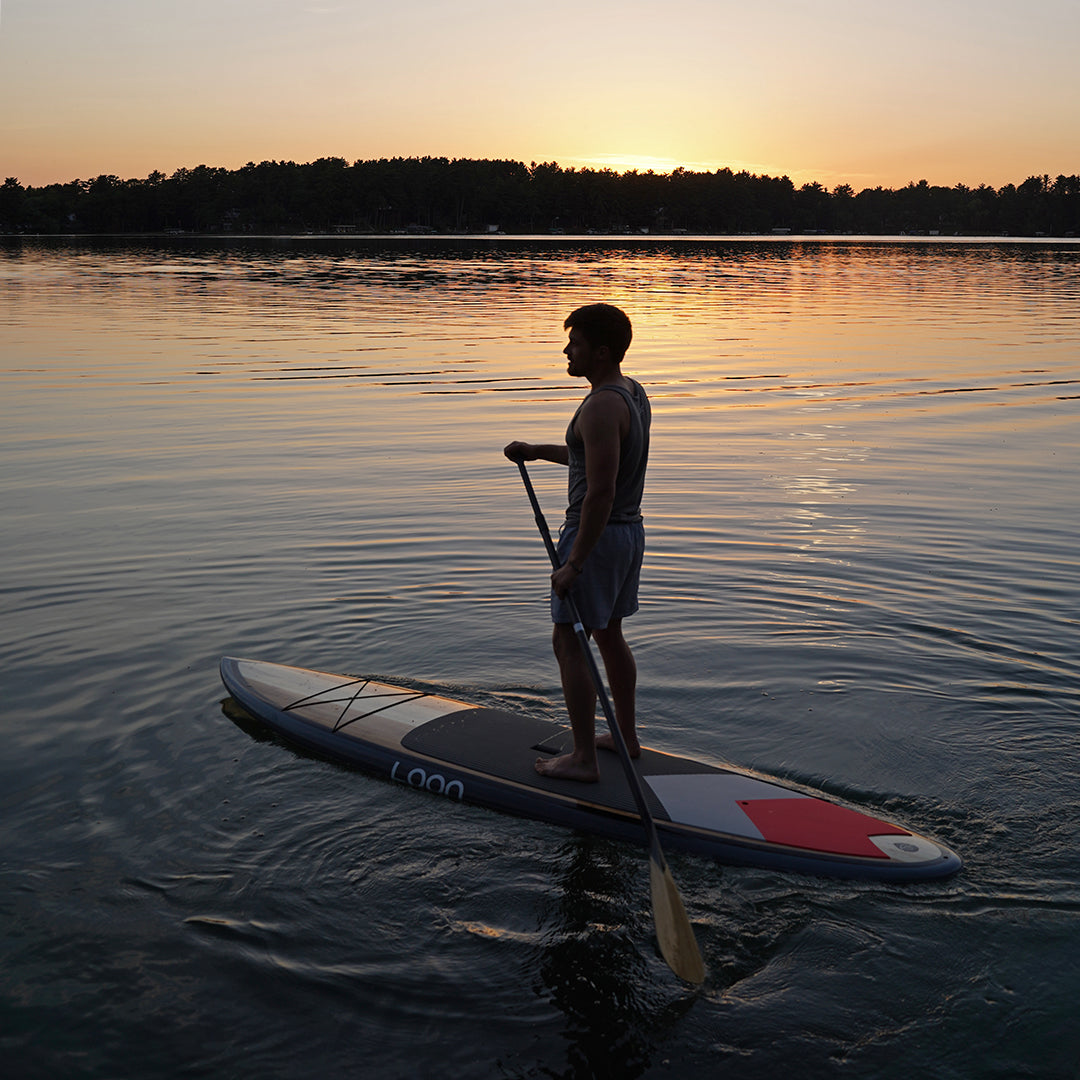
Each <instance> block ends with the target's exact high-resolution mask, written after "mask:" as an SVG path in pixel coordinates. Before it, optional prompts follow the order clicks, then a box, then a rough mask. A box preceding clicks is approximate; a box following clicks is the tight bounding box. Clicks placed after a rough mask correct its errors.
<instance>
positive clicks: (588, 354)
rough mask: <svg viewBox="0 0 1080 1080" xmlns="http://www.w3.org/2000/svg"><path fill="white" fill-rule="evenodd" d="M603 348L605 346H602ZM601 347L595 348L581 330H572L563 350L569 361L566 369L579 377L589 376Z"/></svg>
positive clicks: (568, 372)
mask: <svg viewBox="0 0 1080 1080" xmlns="http://www.w3.org/2000/svg"><path fill="white" fill-rule="evenodd" d="M601 348H603V346H601ZM599 351H600V350H599V349H594V348H593V347H592V346H591V345H590V344H589V343H588V342H587V341H586V340H585V338H584V336H583V335H582V333H581V331H579V330H574V329H572V328H571V330H570V340H569V341H567V343H566V348H565V349H563V352H564V353H565V354H566V359H567V361H568V363H567V365H566V371H567V374H568V375H573V376H575V377H577V378H588V376H589V372H590V371H592V369H593V366H594V364H595V362H596V359H597V353H598V352H599Z"/></svg>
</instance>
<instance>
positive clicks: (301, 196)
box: [0, 157, 1080, 237]
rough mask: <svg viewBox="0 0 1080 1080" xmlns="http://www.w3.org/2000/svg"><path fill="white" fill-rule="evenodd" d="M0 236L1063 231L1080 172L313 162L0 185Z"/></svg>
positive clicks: (1079, 208) (1071, 222)
mask: <svg viewBox="0 0 1080 1080" xmlns="http://www.w3.org/2000/svg"><path fill="white" fill-rule="evenodd" d="M0 232H2V233H6V234H61V233H85V234H101V233H121V234H123V233H140V234H146V233H177V232H184V233H188V232H190V233H219V234H245V233H248V234H267V233H269V234H275V233H277V234H287V233H298V232H300V233H306V232H310V233H324V234H376V235H378V234H387V233H399V232H406V233H410V232H411V233H492V232H502V233H509V234H523V235H527V234H547V233H556V234H558V233H568V234H583V233H601V234H626V233H629V234H643V233H648V234H650V235H651V234H659V235H680V234H691V235H731V234H743V233H751V234H754V233H761V234H769V233H774V234H775V233H780V234H784V233H792V234H814V233H824V234H868V235H898V234H909V235H941V236H954V235H958V236H1023V237H1039V236H1045V237H1075V236H1077V235H1078V234H1080V177H1078V176H1058V177H1056V178H1052V177H1050V176H1031V177H1028V178H1027V179H1026V180H1024V181H1023V182H1022V183H1019V184H1015V185H1014V184H1007V185H1005V186H1004V187H1001V188H996V189H995V188H993V187H991V186H988V185H980V186H979V187H975V188H972V187H967V186H966V185H964V184H957V185H956V186H955V187H938V186H933V185H930V184H928V183H927V182H926V181H925V180H922V181H918V182H912V183H909V184H908V185H907V186H905V187H902V188H898V189H891V188H882V187H875V188H865V189H863V190H862V191H858V192H856V191H855V190H854V189H853V188H852V187H851V186H850V185H848V184H840V185H838V186H836V187H834V188H833V189H832V190H831V191H830V190H828V189H827V188H825V187H824V186H822V185H821V184H818V183H807V184H803V185H801V186H799V187H796V186H795V184H794V183H793V182H792V181H791V180H790V179H789V178H788V177H786V176H782V177H771V176H758V175H755V174H752V173H749V172H733V171H732V170H731V169H719V170H717V171H715V172H694V171H690V170H687V169H676V170H675V171H674V172H671V173H656V172H652V171H648V172H639V171H636V170H633V171H628V172H622V173H618V172H615V171H613V170H610V169H589V168H582V169H577V168H563V167H561V166H560V165H558V164H556V163H554V162H546V163H543V164H539V165H538V164H536V163H535V162H533V163H532V164H529V165H526V164H524V163H523V162H519V161H502V160H470V159H448V158H435V157H424V158H391V159H387V158H384V159H380V160H368V161H356V162H354V163H352V164H350V163H349V162H347V161H346V160H344V159H343V158H321V159H319V160H318V161H313V162H309V163H307V164H297V163H296V162H292V161H263V162H261V163H259V164H256V163H254V162H251V163H249V164H247V165H245V166H244V167H243V168H240V169H233V170H229V169H224V168H215V167H211V166H207V165H199V166H198V167H196V168H193V169H187V168H185V169H179V170H177V171H176V172H174V173H173V174H172V175H171V176H166V175H165V174H164V173H161V172H153V173H151V174H150V175H149V176H148V177H146V178H145V179H137V180H135V179H133V180H121V179H120V178H119V177H116V176H107V175H102V176H98V177H95V178H94V179H92V180H72V181H70V182H68V183H62V184H61V183H57V184H48V185H45V186H43V187H24V186H23V185H22V184H20V183H19V180H18V179H17V178H16V177H9V178H7V179H6V180H5V181H4V183H3V186H2V187H0Z"/></svg>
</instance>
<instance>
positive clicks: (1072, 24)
mask: <svg viewBox="0 0 1080 1080" xmlns="http://www.w3.org/2000/svg"><path fill="white" fill-rule="evenodd" d="M0 3H2V7H0V178H2V177H7V176H14V177H17V178H18V179H19V180H20V181H21V182H22V183H23V184H24V185H41V184H46V183H51V182H54V181H67V180H73V179H76V178H81V179H89V178H91V177H94V176H97V175H99V174H102V173H112V174H115V175H117V176H120V177H122V178H125V179H126V178H130V177H138V178H141V177H145V176H147V175H148V174H149V173H150V172H151V171H153V170H156V169H159V170H161V171H162V172H165V173H171V172H173V171H174V170H176V169H177V168H180V167H185V166H186V167H193V166H195V165H200V164H206V165H215V166H223V167H226V168H230V169H233V168H238V167H240V166H242V165H244V164H245V163H246V162H248V161H262V160H266V159H277V160H291V161H298V162H304V161H312V160H314V159H316V158H319V157H343V158H346V159H347V160H349V161H353V160H356V159H358V158H379V157H395V156H405V157H412V156H423V155H432V156H442V157H451V158H453V157H471V158H512V159H515V160H520V161H525V162H530V161H558V162H559V163H560V164H562V165H564V166H570V165H574V166H579V167H580V166H584V165H589V166H593V167H597V166H610V167H612V168H615V169H616V170H618V171H624V170H626V169H629V168H635V167H636V168H655V169H656V170H657V171H662V172H667V171H670V170H671V169H673V168H675V167H677V166H680V165H682V166H685V167H686V168H691V169H715V168H720V167H724V166H729V167H731V168H733V169H736V170H738V169H747V170H749V171H751V172H755V173H768V174H770V175H774V176H778V175H782V174H786V175H788V176H790V177H791V178H792V179H793V180H794V181H795V182H796V183H804V182H806V181H811V180H816V181H819V182H821V183H823V184H825V185H826V186H827V187H830V188H831V187H833V186H835V185H836V184H839V183H849V184H851V185H852V186H853V187H854V188H855V189H856V190H859V189H861V188H863V187H872V186H877V185H879V184H880V185H883V186H885V187H899V186H903V185H904V184H906V183H907V182H908V181H910V180H920V179H926V180H929V181H930V183H932V184H944V185H953V184H956V183H965V184H969V185H976V184H980V183H988V184H991V185H993V186H995V187H999V186H1001V185H1003V184H1006V183H1020V182H1021V181H1023V180H1024V179H1025V178H1026V177H1028V176H1031V175H1036V174H1043V173H1048V174H1050V175H1051V176H1056V175H1058V174H1061V173H1066V174H1074V173H1080V63H1078V62H1077V55H1080V0H1026V2H1016V0H979V2H976V0H905V2H904V3H885V2H883V0H757V2H755V3H750V2H748V0H738V2H736V0H651V2H649V3H645V2H643V0H620V2H618V3H616V2H615V0H543V2H536V0H516V2H515V0H392V2H387V0H0Z"/></svg>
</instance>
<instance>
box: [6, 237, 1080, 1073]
mask: <svg viewBox="0 0 1080 1080" xmlns="http://www.w3.org/2000/svg"><path fill="white" fill-rule="evenodd" d="M595 299H607V300H613V301H615V302H618V303H621V304H622V305H624V306H625V307H626V309H627V311H628V312H629V313H630V315H631V317H632V318H633V320H634V326H635V342H634V344H633V346H632V348H631V351H630V353H629V354H628V357H627V362H626V370H627V371H628V372H629V373H631V374H633V375H634V376H636V377H637V378H639V379H640V380H641V381H642V382H644V383H645V384H646V385H647V387H648V388H649V391H650V393H651V396H652V399H653V405H654V415H655V420H654V434H655V442H654V451H653V459H652V464H651V469H650V475H649V482H648V488H647V493H646V504H645V513H646V527H647V531H648V544H649V548H648V554H647V557H646V569H645V577H644V581H643V598H642V599H643V604H642V610H641V611H640V613H639V614H638V615H637V616H636V617H635V618H634V619H633V620H632V621H631V622H630V623H628V626H627V630H628V636H629V637H630V638H631V640H632V641H633V643H634V645H635V649H636V653H637V656H638V661H639V666H640V679H641V686H640V702H641V707H640V711H641V714H642V725H643V730H644V737H645V739H646V741H647V742H648V743H649V744H651V745H654V746H657V747H659V748H661V749H667V750H671V751H675V752H680V753H686V754H690V755H693V756H696V757H701V758H704V759H707V760H715V761H731V762H734V763H736V764H739V765H743V766H748V767H751V768H756V769H760V770H762V771H765V772H768V773H772V774H775V775H778V776H781V777H785V778H787V779H789V780H792V781H795V782H797V783H800V784H804V785H808V786H810V787H814V788H818V789H822V790H824V791H826V792H829V793H831V794H833V795H835V796H837V797H840V798H841V799H844V800H847V801H848V802H850V803H852V804H854V805H857V806H860V807H862V808H864V809H867V810H868V811H869V812H871V813H876V814H881V815H883V816H886V817H893V818H896V819H898V820H901V821H903V822H905V823H907V824H910V825H911V826H913V827H915V828H917V829H918V830H920V831H923V832H925V833H927V834H928V835H930V836H934V837H937V838H939V839H941V840H942V841H943V842H944V843H946V844H947V845H949V846H950V847H952V848H953V849H954V850H956V851H957V852H959V853H960V854H961V856H962V857H963V858H964V860H965V868H964V870H963V872H962V873H961V874H960V875H959V876H957V877H956V878H954V879H951V880H949V881H946V882H939V883H930V884H922V885H913V886H903V887H897V886H893V885H883V884H874V883H851V882H837V881H831V880H825V879H815V878H805V877H800V876H797V875H784V874H777V873H766V872H764V871H758V870H752V869H733V868H730V867H724V866H721V865H718V864H716V863H713V862H710V861H708V860H703V859H699V858H694V857H690V856H681V855H675V856H673V857H672V868H673V872H674V875H675V877H676V880H677V881H678V882H679V885H680V888H681V890H682V893H683V896H684V898H685V900H686V904H687V908H688V911H689V914H690V917H691V919H692V921H693V923H694V925H695V929H696V931H697V933H698V937H699V941H700V943H701V946H702V951H703V953H704V955H705V959H706V963H707V965H708V967H709V978H708V981H707V983H706V985H705V986H704V988H703V989H701V990H700V991H696V992H695V991H693V990H691V989H690V988H688V987H686V986H684V985H682V984H681V983H679V982H678V981H677V980H676V979H674V977H673V976H671V974H670V973H669V972H668V970H667V968H666V967H665V965H664V964H663V962H662V961H661V960H660V959H659V957H658V955H657V951H656V947H655V943H654V939H653V936H652V924H651V915H650V904H649V894H648V870H647V860H646V858H645V855H644V853H643V851H642V850H639V849H638V848H637V847H635V846H632V845H620V844H615V843H609V842H603V841H597V840H594V839H590V838H588V837H585V836H580V835H576V834H573V833H570V832H566V831H561V830H559V829H556V828H554V827H552V826H547V825H543V824H538V823H534V822H530V821H524V820H518V819H514V818H509V817H505V816H501V815H498V814H495V813H492V812H489V811H485V810H481V809H477V808H474V807H470V806H465V805H458V804H455V803H452V802H450V801H448V800H445V799H442V800H440V799H438V798H437V797H435V796H427V795H425V794H422V793H418V792H416V791H413V790H409V789H405V788H402V787H400V786H395V785H393V784H392V783H389V782H386V781H383V780H380V779H375V778H371V777H368V776H366V775H364V774H362V773H358V772H355V771H350V770H347V769H344V768H341V767H338V766H335V765H331V764H328V763H325V762H322V761H319V760H316V759H313V758H310V757H306V756H303V755H300V754H298V753H296V752H294V751H293V750H291V749H289V748H287V747H285V746H283V745H281V744H280V743H278V742H276V741H273V740H271V739H268V738H266V737H265V736H262V735H260V734H259V733H258V732H253V731H250V730H248V729H246V728H244V727H241V726H238V724H237V723H235V722H233V721H231V720H230V719H229V718H228V717H227V716H226V715H225V713H224V712H223V710H222V699H223V697H224V693H223V690H222V688H221V686H220V684H219V682H218V677H217V663H218V659H219V658H220V656H221V655H223V654H232V655H240V656H253V657H259V658H263V659H268V660H276V661H280V662H284V663H292V664H298V665H302V666H306V667H319V668H324V669H327V670H341V671H348V672H354V673H361V674H366V675H372V676H377V677H380V678H384V679H387V680H390V681H394V682H403V683H406V684H408V685H412V686H419V687H424V688H436V689H439V690H441V691H443V692H445V693H447V694H449V695H451V696H457V697H461V698H465V699H466V700H472V701H477V702H480V703H484V704H491V705H499V706H503V707H511V708H520V709H524V710H528V711H531V712H533V713H537V714H541V715H545V716H550V717H560V716H561V715H562V714H561V698H560V693H559V690H558V683H557V676H556V671H555V666H554V662H553V660H552V659H551V657H550V653H549V643H548V638H549V623H548V613H547V606H546V580H547V573H548V568H547V557H546V554H545V552H544V549H543V546H542V545H541V543H540V540H539V537H538V536H537V534H536V530H535V525H534V522H533V519H532V515H531V512H530V510H529V507H528V504H527V501H526V498H525V494H524V491H523V490H522V487H521V483H520V478H519V476H518V473H517V470H516V469H515V468H514V467H513V466H512V465H511V464H510V463H509V462H507V461H506V460H505V459H504V458H503V457H502V455H501V447H502V446H503V444H504V443H506V442H508V441H510V440H511V439H513V438H524V439H530V440H535V441H554V440H555V439H557V438H559V437H560V436H561V433H562V431H563V430H564V428H565V424H566V420H567V418H568V416H569V414H570V412H571V410H572V409H573V408H574V405H575V402H576V401H577V400H578V399H579V398H580V396H581V395H582V393H583V388H582V386H581V385H580V384H576V383H575V382H574V381H573V380H571V379H569V378H568V377H567V375H566V373H565V364H564V360H563V357H562V355H561V348H562V345H563V341H564V335H563V331H562V320H563V318H564V317H565V315H566V314H567V313H568V312H569V311H570V310H571V309H572V308H573V307H576V306H577V305H578V304H580V303H583V302H587V301H591V300H595ZM1078 342H1080V246H1078V245H1076V244H1068V243H1065V244H1049V243H1019V242H1018V243H1009V242H994V243H991V242H986V243H966V242H965V243H961V242H928V241H894V242H881V241H863V240H860V239H845V240H843V241H824V240H811V241H805V242H803V241H799V240H784V241H775V242H763V241H759V240H749V239H747V240H734V241H726V240H708V241H696V240H692V239H687V240H679V241H666V240H664V241H661V240H652V241H647V240H627V241H625V242H623V241H611V240H607V239H604V240H601V239H589V240H574V239H569V238H558V239H557V240H555V239H552V240H535V241H522V240H517V239H508V238H497V239H493V240H490V241H486V240H485V241H474V240H460V241H455V240H445V239H431V240H424V241H412V240H405V239H391V240H383V241H379V240H370V241H369V240H355V239H349V240H340V241H326V240H314V239H297V240H285V241H278V240H265V241H258V240H251V241H236V242H225V241H206V242H201V241H198V240H193V239H183V238H178V239H176V240H174V241H169V242H167V241H161V242H155V241H148V242H138V241H131V242H120V241H117V242H108V241H79V242H67V241H63V240H56V241H30V240H24V241H4V242H3V246H0V352H2V361H0V364H2V371H3V385H4V391H3V408H2V416H3V424H2V429H0V447H2V461H3V469H2V471H0V493H2V506H3V518H2V529H3V553H4V557H3V572H2V579H0V588H2V597H3V611H4V619H3V623H2V625H0V660H2V669H3V673H4V677H3V681H4V693H3V713H2V715H3V734H4V753H3V755H2V759H0V801H2V805H3V825H2V830H3V831H2V837H3V843H2V849H0V910H2V914H3V924H2V925H3V930H2V938H0V940H2V949H3V952H2V966H0V994H2V996H0V1049H2V1053H3V1062H4V1072H5V1075H6V1076H10V1077H12V1078H16V1077H19V1078H21V1077H39V1076H62V1077H65V1078H68V1077H70V1078H82V1077H95V1078H113V1077H123V1076H132V1077H140V1078H153V1077H174V1076H175V1077H181V1076H182V1077H214V1078H217V1077H243V1078H248V1077H250V1078H263V1077H282V1078H291V1077H334V1078H337V1077H352V1076H364V1075H370V1076H377V1077H380V1078H382V1077H391V1078H397V1077H401V1078H406V1077H409V1078H411V1077H416V1076H433V1077H514V1078H518V1077H521V1078H524V1077H594V1076H595V1077H608V1076H612V1077H667V1076H671V1077H680V1078H683V1077H698V1076H702V1077H704V1076H723V1077H726V1078H733V1080H742V1078H751V1080H753V1078H758V1077H775V1076H777V1075H782V1071H783V1070H789V1069H792V1068H796V1067H798V1068H799V1069H800V1072H801V1075H805V1076H808V1077H832V1076H846V1077H859V1078H865V1077H889V1078H891V1077H897V1078H901V1077H902V1078H905V1080H906V1078H908V1077H911V1076H926V1077H935V1078H937V1077H940V1078H954V1077H955V1078H970V1077H977V1078H979V1080H985V1078H1002V1080H1005V1078H1013V1077H1017V1076H1028V1077H1040V1078H1042V1077H1047V1078H1058V1077H1061V1078H1065V1077H1077V1076H1080V1034H1078V1025H1077V1023H1076V1017H1077V1005H1076V1002H1077V1000H1078V999H1080V861H1078V859H1077V834H1078V832H1080V810H1078V798H1077V793H1078V787H1080V756H1078V749H1080V746H1078V730H1077V721H1078V719H1080V633H1078V629H1077V611H1078V608H1080V585H1078V580H1077V572H1076V571H1077V558H1076V551H1077V539H1076V538H1077V536H1078V535H1080V513H1078V495H1077V491H1078V488H1077V475H1078V466H1080V445H1078V443H1080V439H1078V435H1080V425H1078V423H1077V420H1078V416H1080V348H1078ZM532 475H533V477H534V481H535V483H536V485H537V488H538V492H539V494H540V497H541V501H542V502H543V503H544V506H545V509H546V511H547V513H548V517H549V519H550V520H552V521H553V523H557V521H558V520H559V513H560V511H561V509H562V507H563V505H564V502H563V500H564V496H565V491H564V485H565V473H564V472H562V471H561V470H559V469H558V468H556V467H555V466H544V465H541V464H539V463H538V464H537V465H536V466H535V467H534V468H533V469H532Z"/></svg>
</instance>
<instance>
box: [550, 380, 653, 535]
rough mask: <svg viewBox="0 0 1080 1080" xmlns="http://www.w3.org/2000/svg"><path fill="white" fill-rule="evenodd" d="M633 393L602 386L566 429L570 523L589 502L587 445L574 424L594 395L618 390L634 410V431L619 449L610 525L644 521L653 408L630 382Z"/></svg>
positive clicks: (637, 386) (567, 517)
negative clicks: (644, 496) (586, 501)
mask: <svg viewBox="0 0 1080 1080" xmlns="http://www.w3.org/2000/svg"><path fill="white" fill-rule="evenodd" d="M629 382H630V385H631V386H632V387H633V390H632V391H631V390H627V389H626V387H624V386H602V387H600V388H599V389H598V390H593V391H592V393H591V394H589V395H588V396H587V397H586V398H585V400H584V401H582V403H581V404H580V405H579V406H578V408H577V412H575V413H574V416H573V419H572V420H571V421H570V426H569V427H568V428H567V429H566V447H567V450H569V452H570V480H569V486H570V494H569V505H568V506H567V508H566V520H567V521H568V522H570V523H572V524H577V522H579V521H580V520H581V504H582V502H584V500H585V489H586V487H587V484H586V480H585V443H584V442H583V441H582V440H581V439H579V438H578V436H577V435H576V434H575V433H574V425H575V424H576V423H577V418H578V416H579V415H580V413H581V410H582V408H583V407H584V405H585V402H586V401H588V400H589V398H590V397H592V394H602V393H604V392H605V391H608V390H614V391H615V393H617V394H621V395H622V396H623V398H624V399H625V401H626V404H627V405H628V406H629V407H630V429H629V430H628V431H627V433H626V436H625V437H624V438H623V441H622V446H621V447H620V450H619V472H618V475H617V476H616V478H615V502H614V504H613V505H612V507H611V517H609V518H608V521H609V523H614V524H625V523H628V522H637V521H641V495H642V492H643V491H644V490H645V467H646V465H647V464H648V462H649V427H650V426H651V424H652V408H651V406H650V405H649V399H648V397H647V396H646V395H645V391H644V390H643V389H642V388H641V385H640V384H639V383H636V382H634V380H633V379H629Z"/></svg>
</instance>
